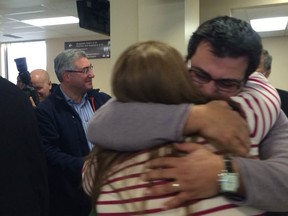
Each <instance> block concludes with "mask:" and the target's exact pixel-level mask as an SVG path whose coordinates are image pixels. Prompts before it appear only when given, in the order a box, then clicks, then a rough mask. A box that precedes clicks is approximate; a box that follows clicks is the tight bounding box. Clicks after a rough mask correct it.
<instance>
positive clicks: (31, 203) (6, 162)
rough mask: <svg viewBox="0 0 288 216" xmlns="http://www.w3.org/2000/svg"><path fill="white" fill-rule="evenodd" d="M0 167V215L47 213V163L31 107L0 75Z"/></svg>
mask: <svg viewBox="0 0 288 216" xmlns="http://www.w3.org/2000/svg"><path fill="white" fill-rule="evenodd" d="M0 170H1V177H0V215H9V216H19V215H23V216H47V215H48V201H49V198H48V179H47V165H46V161H45V156H44V153H43V149H42V145H41V138H40V134H39V130H38V125H37V119H36V116H35V113H34V109H33V108H32V106H31V103H30V101H29V100H28V99H27V96H26V95H25V94H24V92H23V91H21V90H20V89H19V88H18V87H17V86H16V85H14V84H12V83H10V82H9V81H7V80H6V79H4V78H1V77H0Z"/></svg>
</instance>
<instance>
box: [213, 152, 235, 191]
mask: <svg viewBox="0 0 288 216" xmlns="http://www.w3.org/2000/svg"><path fill="white" fill-rule="evenodd" d="M223 159H224V164H225V167H224V169H223V170H222V171H221V173H220V174H218V182H219V185H220V192H221V193H235V192H237V190H238V188H239V176H238V173H235V172H234V171H233V167H232V161H231V158H230V157H228V156H224V158H223Z"/></svg>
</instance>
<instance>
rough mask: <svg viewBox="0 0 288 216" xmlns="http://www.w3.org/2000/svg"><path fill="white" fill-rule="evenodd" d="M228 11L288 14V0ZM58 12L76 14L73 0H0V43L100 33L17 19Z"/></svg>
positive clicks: (242, 15)
mask: <svg viewBox="0 0 288 216" xmlns="http://www.w3.org/2000/svg"><path fill="white" fill-rule="evenodd" d="M231 15H232V16H234V17H238V18H241V19H244V20H247V21H249V20H250V19H254V18H264V17H265V16H288V4H277V5H272V6H271V5H270V6H269V7H267V6H263V7H252V8H234V9H231ZM57 16H75V17H78V15H77V8H76V0H0V43H1V42H14V41H28V40H42V39H50V38H63V37H81V36H95V37H97V36H100V37H101V35H99V34H98V33H95V32H93V31H88V30H85V29H82V28H80V27H79V25H78V24H69V25H61V26H46V27H35V26H31V25H28V24H25V23H21V22H20V20H24V19H32V18H48V17H57ZM287 34H288V31H287V30H285V31H277V32H270V33H260V35H261V36H263V37H272V36H287ZM4 35H12V37H9V36H4ZM13 36H15V37H19V38H13ZM102 36H103V35H102Z"/></svg>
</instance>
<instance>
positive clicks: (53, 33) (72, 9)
mask: <svg viewBox="0 0 288 216" xmlns="http://www.w3.org/2000/svg"><path fill="white" fill-rule="evenodd" d="M59 16H75V17H78V15H77V8H76V0H0V43H1V42H14V41H28V40H42V39H50V38H63V37H81V36H96V37H97V35H98V36H100V35H99V34H98V33H96V32H93V31H88V30H85V29H82V28H80V27H79V24H69V25H61V26H45V27H35V26H31V25H28V24H25V23H22V22H20V20H25V19H32V18H49V17H59ZM4 35H12V36H16V37H19V38H13V37H9V36H4Z"/></svg>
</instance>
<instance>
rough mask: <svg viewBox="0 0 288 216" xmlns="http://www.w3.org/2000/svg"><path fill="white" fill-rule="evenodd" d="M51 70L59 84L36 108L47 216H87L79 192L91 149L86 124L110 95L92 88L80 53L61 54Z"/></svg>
mask: <svg viewBox="0 0 288 216" xmlns="http://www.w3.org/2000/svg"><path fill="white" fill-rule="evenodd" d="M54 69H55V73H56V76H57V78H58V80H59V82H60V85H59V87H57V89H55V92H54V93H53V94H50V95H49V96H48V97H47V98H46V99H45V101H43V103H41V104H39V106H38V107H37V108H36V114H37V118H38V122H39V128H40V133H41V137H42V142H43V146H44V151H45V154H46V158H47V162H48V168H49V173H48V177H49V187H50V188H49V189H50V211H49V215H51V216H60V215H61V216H87V215H88V214H89V212H90V210H91V207H90V206H91V203H90V200H89V198H88V196H86V195H85V194H84V192H83V191H82V189H81V169H82V166H83V161H84V158H85V156H86V155H87V154H88V153H89V152H90V150H91V148H92V144H91V143H90V142H89V141H88V140H87V138H86V131H87V124H88V121H89V120H90V118H91V117H92V116H93V114H94V112H96V111H97V110H98V109H99V108H100V107H101V106H102V105H103V104H104V103H106V101H108V100H109V99H110V96H109V95H107V94H105V93H103V92H100V91H99V89H93V84H92V79H93V78H94V77H95V75H94V72H93V66H92V65H91V63H90V62H89V59H88V57H87V55H86V54H85V52H83V51H80V50H74V49H69V50H65V51H63V52H62V53H60V54H59V55H57V57H56V58H55V59H54Z"/></svg>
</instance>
